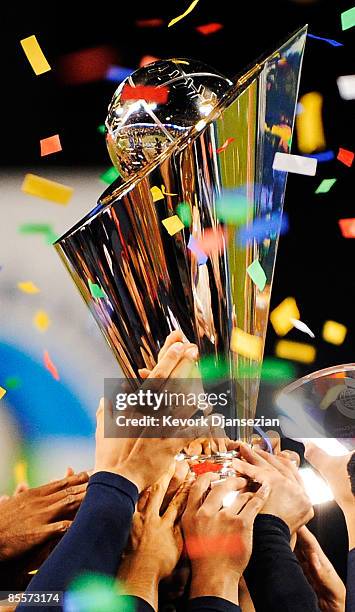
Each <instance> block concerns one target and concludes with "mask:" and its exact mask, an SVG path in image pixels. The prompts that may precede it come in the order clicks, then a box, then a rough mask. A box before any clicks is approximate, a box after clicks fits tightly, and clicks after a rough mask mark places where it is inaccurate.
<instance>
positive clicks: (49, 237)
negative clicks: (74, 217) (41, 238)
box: [45, 229, 59, 244]
mask: <svg viewBox="0 0 355 612" xmlns="http://www.w3.org/2000/svg"><path fill="white" fill-rule="evenodd" d="M45 238H46V242H47V244H54V243H55V242H56V241H57V240H58V238H59V236H58V234H56V233H55V232H54V231H53V230H52V229H51V230H49V231H48V232H47V233H46V234H45Z"/></svg>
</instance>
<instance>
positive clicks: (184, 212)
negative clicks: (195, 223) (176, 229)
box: [176, 202, 192, 227]
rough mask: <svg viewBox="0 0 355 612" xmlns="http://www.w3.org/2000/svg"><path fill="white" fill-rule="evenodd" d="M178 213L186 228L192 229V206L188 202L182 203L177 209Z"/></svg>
mask: <svg viewBox="0 0 355 612" xmlns="http://www.w3.org/2000/svg"><path fill="white" fill-rule="evenodd" d="M176 213H177V215H178V216H179V218H180V219H181V221H182V222H183V224H184V226H185V227H190V225H191V223H192V215H191V210H190V206H189V205H188V204H186V202H180V204H178V205H177V207H176Z"/></svg>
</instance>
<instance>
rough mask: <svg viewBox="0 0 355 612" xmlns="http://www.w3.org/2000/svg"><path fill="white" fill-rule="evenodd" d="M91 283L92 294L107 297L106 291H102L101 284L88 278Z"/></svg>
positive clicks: (94, 296)
mask: <svg viewBox="0 0 355 612" xmlns="http://www.w3.org/2000/svg"><path fill="white" fill-rule="evenodd" d="M88 283H89V289H90V293H91V295H92V297H93V298H104V297H106V296H105V294H104V292H103V291H102V289H101V287H100V286H99V285H96V284H95V283H92V282H91V280H90V279H89V280H88Z"/></svg>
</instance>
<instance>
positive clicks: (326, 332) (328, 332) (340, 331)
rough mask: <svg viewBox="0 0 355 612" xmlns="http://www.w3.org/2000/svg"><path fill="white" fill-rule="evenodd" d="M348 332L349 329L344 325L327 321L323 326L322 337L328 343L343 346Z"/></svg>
mask: <svg viewBox="0 0 355 612" xmlns="http://www.w3.org/2000/svg"><path fill="white" fill-rule="evenodd" d="M347 331H348V330H347V328H346V327H345V325H343V324H342V323H337V322H336V321H326V322H325V323H324V325H323V330H322V337H323V340H325V341H326V342H329V343H330V344H336V345H337V346H339V345H340V344H343V342H344V340H345V336H346V334H347Z"/></svg>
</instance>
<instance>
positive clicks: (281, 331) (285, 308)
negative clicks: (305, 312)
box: [270, 297, 300, 336]
mask: <svg viewBox="0 0 355 612" xmlns="http://www.w3.org/2000/svg"><path fill="white" fill-rule="evenodd" d="M299 318H300V312H299V310H298V308H297V304H296V300H295V298H293V297H288V298H285V299H284V300H283V301H282V302H281V304H279V305H278V306H277V307H276V308H274V310H273V311H272V313H271V314H270V322H271V325H272V326H273V328H274V330H275V332H276V333H277V335H278V336H285V335H286V334H287V333H288V332H289V331H290V329H292V328H293V323H291V319H299Z"/></svg>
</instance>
